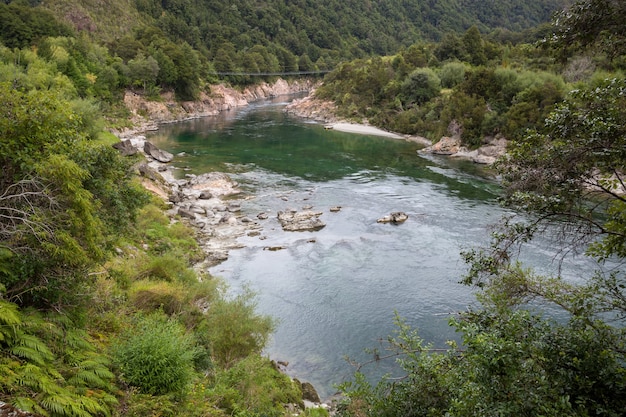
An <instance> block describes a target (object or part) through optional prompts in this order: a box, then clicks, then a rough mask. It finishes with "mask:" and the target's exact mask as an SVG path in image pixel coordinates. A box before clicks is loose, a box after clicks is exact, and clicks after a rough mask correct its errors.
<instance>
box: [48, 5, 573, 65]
mask: <svg viewBox="0 0 626 417" xmlns="http://www.w3.org/2000/svg"><path fill="white" fill-rule="evenodd" d="M567 3H569V1H568V0H540V1H535V2H526V1H522V0H502V1H495V0H487V1H476V0H438V1H435V0H428V1H422V0H409V1H407V0H387V1H361V0H347V1H340V0H321V1H312V0H296V1H289V2H286V1H278V0H264V1H250V0H235V1H229V2H224V1H220V0H164V1H161V0H158V1H157V0H112V1H107V2H102V1H97V0H70V1H62V0H47V1H44V2H42V3H41V4H40V7H43V8H46V9H49V10H51V11H52V12H54V13H55V15H56V16H57V17H58V18H59V19H60V20H61V21H65V22H67V23H69V24H71V25H72V26H73V27H74V28H76V29H77V30H79V31H87V32H89V33H92V34H93V36H94V37H96V38H98V39H101V40H104V41H106V42H109V43H111V42H113V43H115V42H116V41H119V40H120V39H121V38H123V37H124V36H135V37H136V35H137V31H138V30H139V29H140V28H141V27H143V28H146V27H149V28H152V29H158V30H160V31H162V33H163V34H164V35H165V36H166V37H167V39H169V40H170V41H173V42H180V41H185V42H187V43H188V44H190V45H191V46H192V47H193V48H194V49H196V50H198V51H200V52H201V53H202V55H203V56H204V57H206V58H207V59H208V60H216V61H218V62H216V67H218V69H221V70H233V69H236V68H237V67H243V69H247V70H250V69H251V68H246V63H245V62H244V63H242V62H238V60H237V59H235V57H233V56H231V55H233V52H241V51H244V50H250V49H253V48H257V49H258V50H259V53H260V54H261V55H263V52H264V51H263V49H265V50H266V53H267V54H268V56H266V57H265V61H268V60H269V61H278V64H279V67H281V68H280V69H283V70H285V69H286V70H289V69H291V67H293V65H294V58H300V59H301V60H303V61H306V62H308V59H310V61H311V62H312V63H314V64H317V65H318V66H319V67H322V68H323V67H326V66H328V65H333V64H334V63H336V62H337V61H338V60H343V59H352V58H358V57H363V56H365V55H372V54H377V55H389V54H392V53H395V52H397V51H398V50H399V49H400V48H401V47H406V46H409V45H411V44H413V43H415V42H416V41H419V40H426V41H437V40H440V39H441V38H442V37H443V36H444V35H445V34H446V33H448V32H457V33H462V32H465V31H466V30H467V29H468V28H469V27H471V26H477V27H478V28H479V29H480V31H481V32H482V33H489V32H492V31H494V30H496V29H504V30H507V31H523V30H525V29H529V28H532V27H535V26H537V25H539V24H541V23H544V22H547V21H548V20H549V19H550V16H551V14H552V13H553V12H554V11H555V10H558V9H561V8H562V7H563V6H564V5H565V4H567ZM133 34H134V35H133ZM305 56H306V57H305ZM228 61H230V62H228ZM272 63H273V62H266V64H267V65H265V66H266V67H268V68H265V69H268V70H272V69H275V68H271V67H272V65H271V64H272ZM247 66H248V67H254V65H247ZM259 69H260V70H263V68H259Z"/></svg>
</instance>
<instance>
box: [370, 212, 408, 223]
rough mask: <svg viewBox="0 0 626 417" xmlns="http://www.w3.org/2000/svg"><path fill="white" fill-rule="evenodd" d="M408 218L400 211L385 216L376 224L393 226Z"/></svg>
mask: <svg viewBox="0 0 626 417" xmlns="http://www.w3.org/2000/svg"><path fill="white" fill-rule="evenodd" d="M408 218H409V215H408V214H406V213H404V212H402V211H396V212H393V213H391V214H388V215H386V216H383V217H381V218H380V219H378V220H377V222H378V223H394V224H399V223H403V222H405V221H406V219H408Z"/></svg>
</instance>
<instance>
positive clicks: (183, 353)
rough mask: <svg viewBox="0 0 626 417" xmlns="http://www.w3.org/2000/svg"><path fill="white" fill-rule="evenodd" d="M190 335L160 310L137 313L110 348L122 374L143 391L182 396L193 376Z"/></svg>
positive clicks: (153, 393)
mask: <svg viewBox="0 0 626 417" xmlns="http://www.w3.org/2000/svg"><path fill="white" fill-rule="evenodd" d="M195 353H196V352H195V346H194V343H193V338H192V337H191V336H190V335H188V334H187V333H186V332H185V329H184V328H183V327H182V326H181V325H180V324H179V323H177V322H176V321H175V320H172V319H169V318H167V317H166V316H165V315H164V314H163V313H162V312H155V313H152V314H149V315H146V316H143V315H140V316H138V318H137V321H136V322H135V324H134V326H132V327H131V328H130V329H129V330H128V331H127V332H125V333H124V334H123V335H122V336H121V337H120V340H119V341H118V343H117V344H116V346H115V347H114V348H113V357H114V360H115V363H116V364H117V366H118V367H119V369H120V371H121V377H122V379H123V380H124V381H126V382H127V383H128V384H130V385H131V386H134V387H137V388H138V389H139V390H140V391H141V392H142V393H144V394H151V395H163V394H170V393H171V394H175V395H182V394H183V393H184V391H185V389H186V388H187V386H188V384H189V382H190V381H191V378H192V376H193V361H194V356H195Z"/></svg>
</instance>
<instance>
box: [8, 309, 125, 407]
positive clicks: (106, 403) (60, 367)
mask: <svg viewBox="0 0 626 417" xmlns="http://www.w3.org/2000/svg"><path fill="white" fill-rule="evenodd" d="M25 318H26V319H25ZM72 325H73V324H72V321H71V320H70V319H69V318H67V317H63V316H54V317H52V318H51V319H46V318H44V317H43V316H42V315H41V314H38V313H36V312H30V313H29V314H28V315H23V314H22V313H21V312H20V311H19V309H18V307H17V306H16V305H15V304H13V303H9V302H5V301H3V300H0V334H1V337H2V338H1V339H0V392H3V393H11V399H12V402H13V405H14V406H15V407H18V408H19V409H22V410H26V411H30V412H33V413H37V414H41V415H45V416H50V417H90V416H93V415H101V416H109V415H110V414H111V410H112V409H113V408H114V407H115V405H116V404H117V400H116V398H115V396H113V395H112V393H113V392H115V390H116V387H115V385H114V379H115V378H114V374H113V373H112V372H111V370H110V369H109V365H110V361H109V359H108V357H106V356H105V355H102V354H99V353H98V352H96V349H95V347H94V345H93V344H92V343H91V342H90V339H89V335H88V334H87V333H86V332H85V331H83V330H81V329H75V328H72ZM48 346H50V348H49V347H48Z"/></svg>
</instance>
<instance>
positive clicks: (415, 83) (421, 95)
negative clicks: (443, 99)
mask: <svg viewBox="0 0 626 417" xmlns="http://www.w3.org/2000/svg"><path fill="white" fill-rule="evenodd" d="M440 91H441V81H440V80H439V77H438V76H437V74H435V72H434V71H433V70H432V69H430V68H418V69H416V70H415V71H413V72H412V73H410V74H409V76H408V77H407V78H406V79H405V80H404V82H403V83H402V95H403V101H404V103H405V104H413V103H414V104H417V105H421V104H424V103H426V102H427V101H429V100H431V99H432V98H434V97H436V96H438V95H439V92H440Z"/></svg>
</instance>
